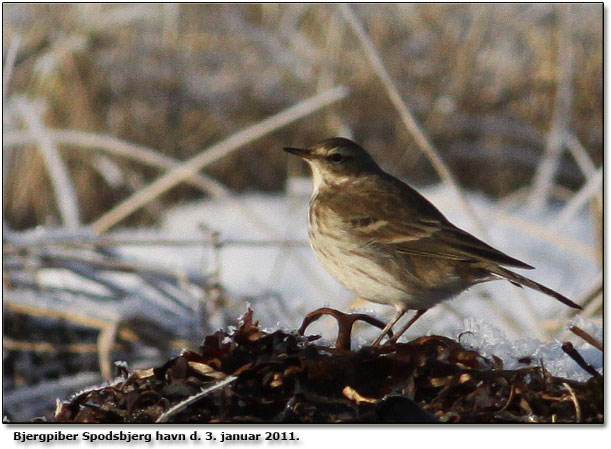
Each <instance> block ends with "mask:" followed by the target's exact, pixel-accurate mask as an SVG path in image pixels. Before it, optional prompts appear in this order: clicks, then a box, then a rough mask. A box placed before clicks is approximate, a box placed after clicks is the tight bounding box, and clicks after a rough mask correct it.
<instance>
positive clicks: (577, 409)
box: [562, 382, 581, 423]
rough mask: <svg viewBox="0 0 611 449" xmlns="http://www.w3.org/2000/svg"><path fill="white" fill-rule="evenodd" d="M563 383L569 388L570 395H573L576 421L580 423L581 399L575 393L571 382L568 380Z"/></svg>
mask: <svg viewBox="0 0 611 449" xmlns="http://www.w3.org/2000/svg"><path fill="white" fill-rule="evenodd" d="M562 385H564V388H566V389H567V390H568V392H569V395H570V396H571V400H572V401H573V405H575V422H578V423H579V422H581V407H580V406H579V401H578V400H577V396H576V395H575V392H574V391H573V389H572V388H571V386H570V385H569V384H567V383H566V382H563V383H562Z"/></svg>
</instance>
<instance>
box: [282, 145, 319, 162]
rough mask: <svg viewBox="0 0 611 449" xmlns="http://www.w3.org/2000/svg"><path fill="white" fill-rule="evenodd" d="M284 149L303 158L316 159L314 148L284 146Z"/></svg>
mask: <svg viewBox="0 0 611 449" xmlns="http://www.w3.org/2000/svg"><path fill="white" fill-rule="evenodd" d="M284 151H286V152H287V153H291V154H295V155H297V156H299V157H301V158H303V159H315V158H316V155H315V154H314V153H313V152H312V150H305V149H302V148H291V147H284Z"/></svg>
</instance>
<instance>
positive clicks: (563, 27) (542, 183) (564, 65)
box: [529, 5, 575, 211]
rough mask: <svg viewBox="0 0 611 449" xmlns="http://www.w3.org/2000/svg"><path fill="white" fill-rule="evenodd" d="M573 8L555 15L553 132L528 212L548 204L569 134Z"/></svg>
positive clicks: (538, 169) (547, 143)
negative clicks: (556, 27)
mask: <svg viewBox="0 0 611 449" xmlns="http://www.w3.org/2000/svg"><path fill="white" fill-rule="evenodd" d="M568 8H570V6H566V7H565V6H564V5H563V6H557V7H556V13H557V15H558V16H559V18H560V26H559V28H558V33H559V34H560V36H559V39H558V40H559V43H558V49H557V50H558V52H557V79H558V81H557V87H556V98H555V101H554V110H553V115H552V122H551V128H550V131H549V133H548V135H547V139H546V142H545V150H544V154H543V158H542V159H541V162H540V163H539V166H538V168H537V172H536V174H535V179H534V181H533V185H532V190H531V193H530V198H529V208H530V209H531V210H532V211H535V210H539V209H541V207H543V205H544V204H545V203H546V202H547V199H548V197H549V193H550V190H551V189H552V185H553V183H554V176H555V174H556V169H557V168H558V165H559V163H560V156H561V155H562V149H563V147H564V145H565V142H566V138H567V136H568V134H569V126H570V116H571V103H572V98H573V86H572V81H573V71H574V65H575V64H574V55H573V43H572V38H571V32H572V31H571V28H572V22H571V13H570V11H568V10H567V9H568Z"/></svg>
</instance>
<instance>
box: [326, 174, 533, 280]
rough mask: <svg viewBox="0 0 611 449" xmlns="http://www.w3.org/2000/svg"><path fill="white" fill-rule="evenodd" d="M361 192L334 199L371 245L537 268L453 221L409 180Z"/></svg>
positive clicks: (356, 231) (352, 228) (427, 255)
mask: <svg viewBox="0 0 611 449" xmlns="http://www.w3.org/2000/svg"><path fill="white" fill-rule="evenodd" d="M362 193H363V194H358V195H357V197H356V198H355V196H354V192H351V194H350V196H349V197H348V196H347V197H344V198H341V196H342V195H338V197H337V198H336V201H333V202H332V203H335V204H337V207H338V208H341V209H343V213H340V214H339V215H341V216H343V217H345V218H344V221H345V225H346V226H350V228H351V232H353V233H355V234H357V235H359V236H360V237H361V238H362V239H363V240H364V241H367V242H369V244H378V245H383V246H386V247H390V248H392V249H393V250H394V251H396V252H397V253H402V254H408V255H415V256H422V257H435V258H441V259H448V260H462V261H469V262H493V263H497V264H499V265H505V266H512V267H519V268H528V269H531V268H533V267H532V266H530V265H528V264H526V263H524V262H521V261H520V260H517V259H514V258H513V257H510V256H508V255H507V254H504V253H502V252H501V251H498V250H496V249H494V248H493V247H491V246H490V245H488V244H486V243H484V242H483V241H481V240H479V239H478V238H476V237H474V236H473V235H471V234H469V233H468V232H465V231H463V230H462V229H460V228H458V227H456V226H454V225H453V224H452V223H450V222H449V221H448V220H447V219H446V218H445V217H444V216H443V214H442V213H441V212H439V210H438V209H437V208H436V207H435V206H434V205H433V204H432V203H430V202H429V201H428V200H427V199H426V198H424V197H423V196H422V195H420V194H419V193H418V192H416V191H415V190H413V189H412V188H411V187H409V186H407V185H406V184H403V183H401V184H400V186H397V185H393V184H391V185H389V186H387V188H385V189H368V190H367V191H366V192H362ZM338 212H339V211H338Z"/></svg>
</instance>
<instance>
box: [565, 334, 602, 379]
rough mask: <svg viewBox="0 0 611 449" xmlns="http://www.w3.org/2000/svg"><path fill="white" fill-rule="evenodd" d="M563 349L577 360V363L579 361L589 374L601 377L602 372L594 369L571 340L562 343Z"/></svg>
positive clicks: (578, 363)
mask: <svg viewBox="0 0 611 449" xmlns="http://www.w3.org/2000/svg"><path fill="white" fill-rule="evenodd" d="M562 350H563V351H564V352H565V353H566V354H567V355H568V356H569V357H570V358H572V359H573V360H574V361H575V363H577V365H579V366H580V367H581V369H583V370H584V371H586V372H587V373H588V374H590V375H592V376H595V377H600V373H599V372H598V371H596V369H594V367H593V366H592V365H590V364H589V363H588V362H586V361H585V360H584V358H583V357H582V356H581V354H580V353H579V352H577V350H576V349H575V347H574V346H573V344H572V343H571V342H569V341H567V342H566V343H562Z"/></svg>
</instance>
